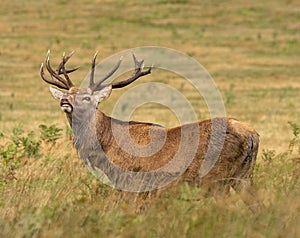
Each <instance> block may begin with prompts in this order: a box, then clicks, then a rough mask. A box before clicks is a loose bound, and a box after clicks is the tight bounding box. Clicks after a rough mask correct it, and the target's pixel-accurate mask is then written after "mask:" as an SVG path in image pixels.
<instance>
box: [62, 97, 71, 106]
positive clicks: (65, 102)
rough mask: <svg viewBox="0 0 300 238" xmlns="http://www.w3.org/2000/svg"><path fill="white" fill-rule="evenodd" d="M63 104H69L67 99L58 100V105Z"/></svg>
mask: <svg viewBox="0 0 300 238" xmlns="http://www.w3.org/2000/svg"><path fill="white" fill-rule="evenodd" d="M63 104H70V102H69V100H68V98H62V99H61V100H60V105H63Z"/></svg>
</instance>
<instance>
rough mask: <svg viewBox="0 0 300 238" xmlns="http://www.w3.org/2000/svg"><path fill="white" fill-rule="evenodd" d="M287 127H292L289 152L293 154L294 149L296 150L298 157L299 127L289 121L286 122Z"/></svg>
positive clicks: (299, 149) (299, 148)
mask: <svg viewBox="0 0 300 238" xmlns="http://www.w3.org/2000/svg"><path fill="white" fill-rule="evenodd" d="M288 123H289V125H290V126H291V127H292V130H293V135H294V137H293V139H292V140H291V141H290V144H289V152H290V153H293V151H294V149H295V147H296V148H297V149H298V153H299V155H300V136H299V135H300V126H299V125H298V124H297V123H295V122H293V121H289V122H288Z"/></svg>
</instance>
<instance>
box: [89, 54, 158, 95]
mask: <svg viewBox="0 0 300 238" xmlns="http://www.w3.org/2000/svg"><path fill="white" fill-rule="evenodd" d="M97 53H98V52H97ZM97 53H96V54H95V56H94V58H93V62H92V69H91V76H90V86H89V88H90V89H91V90H92V91H93V92H94V91H97V90H100V89H102V88H103V87H105V86H108V85H109V84H108V85H103V82H104V81H105V80H106V79H108V78H109V77H110V76H112V75H113V74H114V73H115V72H116V71H117V69H118V68H119V66H120V64H121V62H122V58H120V59H119V61H118V63H117V65H116V66H115V67H114V68H113V69H112V70H111V71H110V72H109V73H108V74H106V75H105V76H104V77H103V78H102V79H100V80H99V81H98V83H97V84H95V83H94V73H95V62H96V57H97ZM132 57H133V60H134V64H135V72H134V74H133V76H131V77H130V78H129V79H126V80H124V81H120V82H115V83H111V84H110V85H111V86H112V88H123V87H125V86H127V85H129V84H131V83H132V82H134V81H135V80H137V79H138V78H140V77H142V76H145V75H147V74H150V73H151V69H152V67H150V68H149V69H147V70H146V71H142V70H143V63H144V60H141V61H138V60H137V58H136V56H135V55H134V53H132Z"/></svg>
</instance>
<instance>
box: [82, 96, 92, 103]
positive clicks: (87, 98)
mask: <svg viewBox="0 0 300 238" xmlns="http://www.w3.org/2000/svg"><path fill="white" fill-rule="evenodd" d="M83 100H84V101H87V102H89V101H91V98H90V97H84V98H83Z"/></svg>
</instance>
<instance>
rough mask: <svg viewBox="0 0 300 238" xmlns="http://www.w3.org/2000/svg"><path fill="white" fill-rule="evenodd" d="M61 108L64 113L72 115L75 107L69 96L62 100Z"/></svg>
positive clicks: (63, 97) (64, 96)
mask: <svg viewBox="0 0 300 238" xmlns="http://www.w3.org/2000/svg"><path fill="white" fill-rule="evenodd" d="M60 108H61V110H62V111H63V112H68V113H71V112H72V111H73V106H72V104H71V103H70V100H69V96H68V95H67V94H65V95H63V96H62V98H61V99H60Z"/></svg>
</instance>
